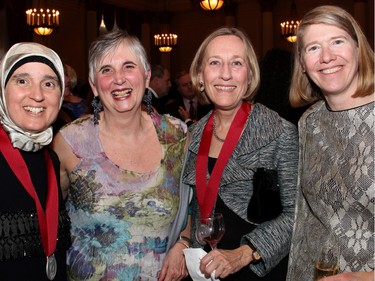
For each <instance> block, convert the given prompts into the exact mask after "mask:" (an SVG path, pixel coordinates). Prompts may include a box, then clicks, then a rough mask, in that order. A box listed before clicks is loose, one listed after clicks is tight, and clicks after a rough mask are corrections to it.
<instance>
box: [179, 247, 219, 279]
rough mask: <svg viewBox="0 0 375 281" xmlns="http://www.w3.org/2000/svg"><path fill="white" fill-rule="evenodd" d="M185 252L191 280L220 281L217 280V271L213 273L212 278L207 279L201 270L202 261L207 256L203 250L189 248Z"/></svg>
mask: <svg viewBox="0 0 375 281" xmlns="http://www.w3.org/2000/svg"><path fill="white" fill-rule="evenodd" d="M183 251H184V255H185V260H186V266H187V268H188V271H189V274H190V277H191V279H193V280H194V281H209V280H211V281H219V279H216V278H215V271H214V272H212V273H211V278H206V277H205V276H204V274H203V273H202V272H201V270H200V269H199V265H200V263H201V259H202V258H203V257H204V256H205V255H206V254H207V253H206V252H205V251H204V250H203V249H201V248H188V249H184V250H183Z"/></svg>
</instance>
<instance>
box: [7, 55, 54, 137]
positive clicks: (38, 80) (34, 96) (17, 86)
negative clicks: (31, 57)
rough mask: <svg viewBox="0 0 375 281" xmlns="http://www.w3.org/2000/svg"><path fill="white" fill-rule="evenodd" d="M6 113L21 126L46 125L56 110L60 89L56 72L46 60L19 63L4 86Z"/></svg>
mask: <svg viewBox="0 0 375 281" xmlns="http://www.w3.org/2000/svg"><path fill="white" fill-rule="evenodd" d="M5 99H6V107H7V109H8V113H9V117H10V118H11V119H12V120H13V122H14V123H15V124H16V125H17V126H18V127H20V128H21V129H22V130H24V131H27V132H31V133H38V132H41V131H44V130H45V129H47V128H48V127H49V126H50V125H51V124H52V123H53V122H54V121H55V119H56V117H57V114H58V112H59V109H60V108H59V106H60V99H61V90H60V84H59V80H58V77H57V75H56V74H55V72H54V71H53V70H52V69H51V68H50V67H49V66H48V65H46V64H44V63H39V62H29V63H25V64H23V65H22V66H20V67H19V68H18V69H16V71H14V73H13V74H12V76H11V77H10V79H9V81H8V83H7V85H6V87H5Z"/></svg>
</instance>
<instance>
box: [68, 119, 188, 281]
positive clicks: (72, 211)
mask: <svg viewBox="0 0 375 281" xmlns="http://www.w3.org/2000/svg"><path fill="white" fill-rule="evenodd" d="M151 117H152V120H153V122H154V125H155V129H156V131H157V135H158V138H159V142H160V144H161V146H162V150H163V158H162V160H161V163H160V166H159V167H158V168H156V169H155V170H153V171H150V172H147V173H137V172H134V171H129V170H124V169H122V168H120V167H118V166H117V165H116V164H114V163H113V162H112V161H111V160H110V159H109V158H108V157H107V156H106V154H105V152H104V151H103V147H102V145H101V143H100V139H99V132H98V127H97V126H95V125H94V124H93V121H92V120H91V119H90V118H85V119H77V120H76V121H74V122H73V123H71V124H70V125H68V126H67V127H65V128H63V129H62V131H61V133H62V136H63V137H64V139H65V140H66V141H67V142H68V144H69V145H70V147H71V148H72V151H73V153H74V154H75V155H76V156H77V157H78V158H79V159H80V161H79V163H78V164H77V166H76V167H75V168H74V169H73V171H72V172H71V173H70V174H69V179H70V184H71V185H70V190H69V196H68V200H67V208H68V211H69V215H70V218H71V221H72V229H71V233H72V246H71V248H70V249H69V251H68V257H67V264H68V269H69V270H68V275H69V278H70V280H142V281H143V280H157V277H158V274H159V271H160V269H161V267H162V263H163V259H164V257H165V255H166V247H167V243H168V235H169V232H170V231H171V226H172V224H173V221H174V218H175V216H176V213H177V210H178V206H179V196H178V195H179V177H180V173H181V169H182V163H183V158H184V146H185V141H186V134H185V131H186V127H185V126H184V123H182V122H181V121H180V120H178V119H175V118H174V117H171V116H169V115H159V114H152V115H151Z"/></svg>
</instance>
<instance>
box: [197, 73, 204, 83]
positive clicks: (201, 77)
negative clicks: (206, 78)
mask: <svg viewBox="0 0 375 281" xmlns="http://www.w3.org/2000/svg"><path fill="white" fill-rule="evenodd" d="M197 80H198V84H200V83H201V82H203V74H202V72H198V75H197Z"/></svg>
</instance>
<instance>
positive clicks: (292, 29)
mask: <svg viewBox="0 0 375 281" xmlns="http://www.w3.org/2000/svg"><path fill="white" fill-rule="evenodd" d="M299 23H300V22H299V20H297V7H296V3H295V2H294V0H292V5H291V17H290V20H287V21H284V22H282V23H280V26H281V37H282V38H283V39H285V40H286V41H288V42H291V43H294V42H296V41H297V36H296V31H297V27H298V26H299Z"/></svg>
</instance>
